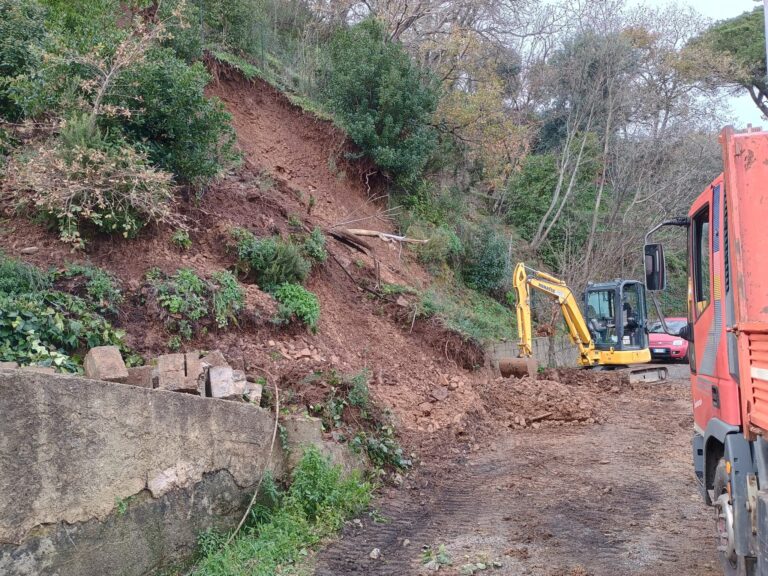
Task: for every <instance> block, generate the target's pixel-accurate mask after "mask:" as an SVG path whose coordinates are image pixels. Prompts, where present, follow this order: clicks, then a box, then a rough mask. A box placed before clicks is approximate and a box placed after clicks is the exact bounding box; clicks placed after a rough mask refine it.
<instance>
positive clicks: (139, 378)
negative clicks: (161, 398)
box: [125, 366, 153, 388]
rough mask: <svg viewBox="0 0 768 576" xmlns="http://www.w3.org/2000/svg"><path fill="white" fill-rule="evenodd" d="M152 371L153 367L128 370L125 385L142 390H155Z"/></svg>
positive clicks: (137, 367) (138, 367)
mask: <svg viewBox="0 0 768 576" xmlns="http://www.w3.org/2000/svg"><path fill="white" fill-rule="evenodd" d="M152 371H153V368H152V366H136V367H135V368H128V379H127V380H126V381H125V383H126V384H130V385H131V386H139V387H141V388H153V384H152Z"/></svg>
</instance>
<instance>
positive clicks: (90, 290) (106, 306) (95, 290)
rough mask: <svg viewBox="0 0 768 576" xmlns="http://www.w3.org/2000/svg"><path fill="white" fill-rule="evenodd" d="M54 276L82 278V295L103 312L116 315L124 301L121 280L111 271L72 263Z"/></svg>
mask: <svg viewBox="0 0 768 576" xmlns="http://www.w3.org/2000/svg"><path fill="white" fill-rule="evenodd" d="M54 278H68V279H78V278H80V279H82V280H84V286H83V291H82V294H80V296H81V297H83V298H85V299H86V300H87V301H88V303H89V304H90V305H91V306H93V307H94V309H96V310H97V311H98V312H100V313H101V314H111V315H116V314H117V311H118V308H119V307H120V304H122V302H123V293H122V291H121V290H120V287H119V282H118V280H117V278H115V277H114V276H113V275H112V274H111V273H109V272H107V271H106V270H104V269H102V268H99V267H97V266H91V265H90V264H70V265H68V266H67V267H66V268H65V269H64V270H63V271H62V272H59V273H57V274H55V275H54Z"/></svg>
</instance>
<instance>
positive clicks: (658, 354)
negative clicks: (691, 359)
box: [648, 318, 688, 362]
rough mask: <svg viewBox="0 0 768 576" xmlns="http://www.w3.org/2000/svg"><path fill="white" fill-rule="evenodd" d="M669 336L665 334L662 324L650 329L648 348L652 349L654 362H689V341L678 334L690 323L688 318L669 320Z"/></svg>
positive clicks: (659, 323)
mask: <svg viewBox="0 0 768 576" xmlns="http://www.w3.org/2000/svg"><path fill="white" fill-rule="evenodd" d="M666 322H667V328H668V329H669V332H670V333H669V334H666V333H665V332H664V328H663V327H662V325H661V322H656V323H654V324H651V326H650V328H649V329H648V332H649V334H648V336H649V338H648V346H649V347H650V349H651V358H653V359H654V360H682V361H684V362H687V361H688V341H687V340H683V339H682V338H680V336H678V335H677V334H678V333H679V332H680V329H681V328H682V327H683V326H685V325H686V324H687V323H688V320H687V319H686V318H667V319H666Z"/></svg>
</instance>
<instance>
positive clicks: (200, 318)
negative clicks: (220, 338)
mask: <svg viewBox="0 0 768 576" xmlns="http://www.w3.org/2000/svg"><path fill="white" fill-rule="evenodd" d="M147 281H148V282H149V285H150V287H151V288H152V292H153V296H154V298H155V299H156V301H157V304H158V306H159V307H160V309H161V311H162V318H163V320H164V322H165V326H166V328H167V329H168V330H169V331H170V332H174V333H177V336H178V337H180V338H182V339H184V340H190V339H191V338H192V337H193V336H194V335H196V334H198V333H205V332H207V330H208V327H209V326H215V327H216V328H219V329H221V328H226V327H227V326H229V325H230V324H232V323H237V318H238V315H239V313H240V312H241V311H242V310H243V309H244V307H245V292H244V290H243V289H242V287H241V286H240V285H239V284H238V283H237V279H236V278H235V277H234V276H233V275H232V273H231V272H227V271H222V272H216V273H214V274H213V275H212V276H211V280H210V281H207V280H204V279H203V278H201V277H200V276H198V275H197V273H195V272H194V271H193V270H190V269H188V268H182V269H180V270H178V271H177V272H176V273H175V274H172V275H167V274H164V273H163V272H161V271H160V270H158V269H156V268H155V269H153V270H150V271H149V272H148V273H147ZM172 339H173V340H172V341H173V342H174V343H175V344H176V347H178V346H179V345H180V344H181V342H180V341H179V340H178V339H175V337H172Z"/></svg>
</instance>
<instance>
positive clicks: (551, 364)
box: [486, 336, 579, 368]
mask: <svg viewBox="0 0 768 576" xmlns="http://www.w3.org/2000/svg"><path fill="white" fill-rule="evenodd" d="M518 350H519V348H518V345H517V342H494V343H493V344H490V345H488V347H487V349H486V354H487V356H488V358H489V359H490V361H491V364H492V366H493V368H498V364H499V358H505V357H507V358H515V357H517V355H518ZM533 356H534V358H536V361H537V362H538V363H539V366H543V367H547V368H567V367H573V366H576V365H577V361H578V359H579V351H578V348H576V345H575V344H573V342H571V339H570V338H569V337H568V336H553V337H546V336H542V337H538V338H534V339H533Z"/></svg>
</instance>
